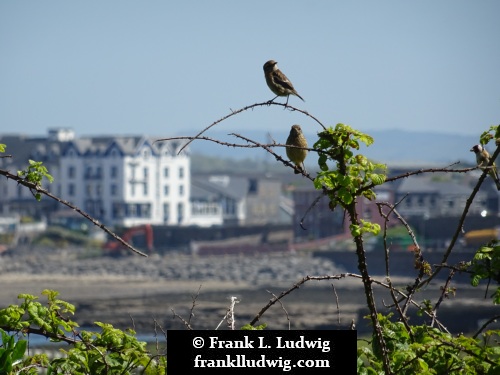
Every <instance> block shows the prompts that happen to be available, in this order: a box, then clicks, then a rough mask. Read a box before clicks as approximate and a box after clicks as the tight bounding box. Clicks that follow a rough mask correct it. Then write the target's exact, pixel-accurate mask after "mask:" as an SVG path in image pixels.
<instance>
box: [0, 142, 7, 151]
mask: <svg viewBox="0 0 500 375" xmlns="http://www.w3.org/2000/svg"><path fill="white" fill-rule="evenodd" d="M6 149H7V146H6V145H4V144H3V143H0V152H5V150H6Z"/></svg>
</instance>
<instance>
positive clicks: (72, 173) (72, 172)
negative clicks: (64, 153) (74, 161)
mask: <svg viewBox="0 0 500 375" xmlns="http://www.w3.org/2000/svg"><path fill="white" fill-rule="evenodd" d="M75 174H76V173H75V167H74V166H72V165H70V166H69V167H68V177H69V178H75Z"/></svg>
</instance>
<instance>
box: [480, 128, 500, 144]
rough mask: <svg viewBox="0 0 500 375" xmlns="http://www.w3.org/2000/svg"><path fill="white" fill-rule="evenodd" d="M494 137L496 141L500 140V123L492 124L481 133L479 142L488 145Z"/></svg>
mask: <svg viewBox="0 0 500 375" xmlns="http://www.w3.org/2000/svg"><path fill="white" fill-rule="evenodd" d="M492 133H493V134H492ZM492 139H495V140H496V141H495V142H496V143H498V142H499V140H500V125H494V126H490V128H489V129H488V130H486V131H484V132H483V133H481V136H480V137H479V143H481V144H482V145H486V144H488V142H489V141H490V140H492Z"/></svg>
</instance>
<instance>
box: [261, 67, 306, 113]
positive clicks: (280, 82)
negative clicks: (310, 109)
mask: <svg viewBox="0 0 500 375" xmlns="http://www.w3.org/2000/svg"><path fill="white" fill-rule="evenodd" d="M277 64H278V63H277V62H276V61H274V60H269V61H268V62H266V63H265V64H264V76H265V77H266V82H267V85H268V86H269V88H270V89H271V91H272V92H274V93H275V94H276V96H275V97H274V98H273V99H271V100H270V101H269V102H272V101H274V99H276V98H277V97H278V96H286V103H285V106H286V105H288V97H289V96H290V95H295V96H298V97H299V98H300V99H301V100H302V101H303V102H305V100H304V99H302V96H300V95H299V93H298V92H297V91H295V89H294V88H293V85H292V82H290V80H289V79H288V78H287V77H286V75H284V74H283V72H282V71H281V70H279V69H278V66H277Z"/></svg>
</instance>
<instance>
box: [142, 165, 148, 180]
mask: <svg viewBox="0 0 500 375" xmlns="http://www.w3.org/2000/svg"><path fill="white" fill-rule="evenodd" d="M143 175H144V179H147V178H148V175H149V170H148V167H144V169H143Z"/></svg>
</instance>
